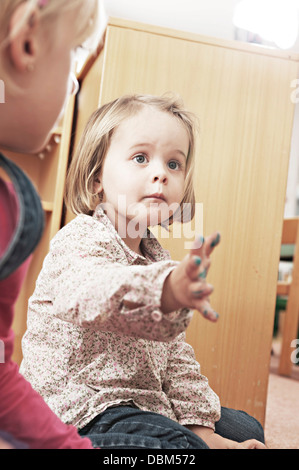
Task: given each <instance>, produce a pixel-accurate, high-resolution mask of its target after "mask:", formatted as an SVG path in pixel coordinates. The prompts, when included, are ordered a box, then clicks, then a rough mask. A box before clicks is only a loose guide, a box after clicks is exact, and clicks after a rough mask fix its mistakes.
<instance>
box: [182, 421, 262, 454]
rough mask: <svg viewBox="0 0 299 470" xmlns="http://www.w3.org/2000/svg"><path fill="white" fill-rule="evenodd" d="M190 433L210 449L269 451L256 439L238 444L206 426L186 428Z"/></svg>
mask: <svg viewBox="0 0 299 470" xmlns="http://www.w3.org/2000/svg"><path fill="white" fill-rule="evenodd" d="M186 428H188V429H190V431H192V432H194V433H195V434H196V435H197V436H199V437H200V438H201V439H202V440H203V441H205V443H206V444H207V445H208V446H209V448H210V449H267V447H266V446H265V444H263V443H262V442H260V441H257V440H256V439H249V440H248V441H243V442H236V441H232V440H230V439H226V438H224V437H222V436H220V435H219V434H216V433H215V432H214V431H213V430H212V429H210V428H206V427H204V426H197V425H194V426H192V425H191V426H190V425H189V426H186Z"/></svg>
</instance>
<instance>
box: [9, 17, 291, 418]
mask: <svg viewBox="0 0 299 470" xmlns="http://www.w3.org/2000/svg"><path fill="white" fill-rule="evenodd" d="M297 77H298V57H297V56H292V55H288V54H286V53H283V52H280V51H276V50H270V49H264V48H261V47H259V46H252V45H247V44H243V43H238V42H229V41H221V40H218V39H213V38H206V37H201V36H198V35H194V34H190V33H183V32H178V31H173V30H167V29H164V28H158V27H153V26H148V25H144V24H138V23H133V22H128V21H124V20H117V19H111V20H110V22H109V25H108V28H107V32H106V38H105V44H104V49H103V50H101V51H100V52H99V54H98V55H97V56H96V57H94V58H93V59H91V60H90V61H89V63H88V65H87V66H86V67H85V68H84V69H83V72H82V75H81V90H80V93H79V96H78V101H77V106H76V110H77V112H76V115H75V120H74V123H73V124H74V130H76V134H75V140H74V147H76V145H77V143H78V140H79V138H80V135H81V133H82V130H83V128H84V126H85V124H86V122H87V119H88V117H89V115H90V114H91V112H92V111H94V110H95V109H96V108H97V107H98V106H99V105H101V104H103V103H105V102H107V101H110V100H112V99H114V98H116V97H118V96H120V95H123V94H125V93H150V94H163V93H165V92H174V93H177V94H179V95H181V96H182V98H183V100H184V102H185V104H186V106H187V108H189V109H190V110H191V111H193V112H195V113H196V114H197V116H198V118H199V122H200V135H199V138H198V144H197V153H196V168H195V187H196V201H197V204H198V205H199V206H198V207H200V214H199V215H198V217H201V230H202V233H203V234H204V235H207V234H209V233H211V232H212V231H214V230H219V231H220V232H221V235H222V240H221V244H220V246H219V247H217V249H216V250H215V252H214V254H213V255H212V258H213V263H212V267H211V269H210V272H209V276H208V281H209V282H210V283H212V284H213V285H214V287H215V292H214V294H213V296H212V298H211V300H212V304H213V306H214V308H215V310H216V311H217V312H218V313H219V314H220V319H219V321H218V323H217V324H211V323H209V322H208V321H206V320H205V319H203V318H202V317H201V316H199V315H198V314H197V313H196V312H195V314H194V318H193V320H192V324H191V326H190V327H189V328H188V331H187V339H188V341H189V342H190V343H191V344H192V346H193V347H194V349H195V353H196V357H197V359H198V361H199V362H200V364H201V368H202V373H203V374H205V375H207V376H208V378H209V381H210V384H211V386H212V387H213V389H214V390H215V391H216V392H217V393H218V394H219V396H220V398H221V403H222V405H223V406H229V407H233V408H238V409H243V410H245V411H247V412H249V413H251V414H252V415H254V416H255V417H256V418H257V419H259V420H260V421H261V422H262V423H263V422H264V417H265V406H266V396H267V385H268V371H269V362H270V351H271V340H272V331H273V321H274V311H275V298H276V281H277V270H278V262H279V253H280V240H281V232H282V222H283V211H284V202H285V192H286V182H287V173H288V161H289V154H290V142H291V133H292V124H293V114H294V104H293V103H292V101H291V92H292V91H293V89H292V88H291V81H292V80H293V79H295V78H297ZM72 109H73V105H69V109H68V113H67V115H66V118H65V121H64V124H63V129H62V141H61V142H60V144H58V146H55V147H54V149H53V154H49V155H47V156H46V157H45V158H44V160H40V159H38V158H37V157H29V159H27V158H26V159H25V158H22V159H21V160H20V159H19V158H18V159H17V160H18V163H20V164H21V166H23V167H25V168H27V165H28V173H29V174H30V175H31V176H32V178H33V180H34V181H35V182H36V183H37V185H38V188H39V190H40V192H41V196H42V199H43V200H44V201H45V202H44V207H45V212H46V218H47V226H46V232H45V235H44V238H43V242H42V243H41V246H40V247H39V248H38V250H37V253H36V254H35V258H34V263H33V265H32V267H31V271H30V273H29V275H28V279H27V282H26V285H25V286H24V292H23V298H21V299H20V305H19V306H18V309H23V317H22V319H21V320H20V317H21V314H18V315H17V318H16V324H15V325H16V333H17V336H18V335H19V337H20V336H21V334H22V332H23V327H24V323H25V313H24V312H25V309H24V305H25V301H26V299H27V297H28V295H29V293H30V292H31V291H32V288H33V280H34V278H35V277H36V275H37V272H38V270H39V269H40V266H41V262H42V257H43V256H44V254H45V252H46V247H48V243H49V239H50V238H51V236H52V235H54V233H55V232H56V231H57V230H58V228H59V221H60V216H61V211H62V189H63V186H64V178H65V170H66V162H67V159H68V155H69V148H68V146H69V139H70V132H71V121H72ZM63 140H64V142H63ZM29 162H31V163H29ZM72 217H73V216H72V214H70V213H67V214H66V218H65V220H64V223H66V222H67V221H68V220H70V219H71V218H72ZM192 227H193V226H192V225H191V226H190V233H192V231H193V228H192ZM185 233H186V232H185ZM186 241H187V240H186V237H185V238H182V237H181V238H175V237H173V236H170V237H169V238H168V239H167V238H162V235H161V242H162V244H163V245H164V246H165V247H166V248H168V249H169V250H170V252H171V254H172V257H173V258H174V259H181V258H182V257H183V256H184V255H185V254H186V252H187V251H186V247H185V242H186Z"/></svg>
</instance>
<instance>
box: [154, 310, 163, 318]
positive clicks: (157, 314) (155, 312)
mask: <svg viewBox="0 0 299 470" xmlns="http://www.w3.org/2000/svg"><path fill="white" fill-rule="evenodd" d="M152 319H153V320H154V321H161V320H162V313H161V312H159V310H154V311H153V312H152Z"/></svg>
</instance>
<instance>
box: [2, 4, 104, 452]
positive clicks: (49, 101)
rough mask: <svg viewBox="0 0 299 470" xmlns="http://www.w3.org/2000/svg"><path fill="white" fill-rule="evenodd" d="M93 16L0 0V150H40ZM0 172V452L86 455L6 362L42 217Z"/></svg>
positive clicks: (28, 186)
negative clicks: (66, 451)
mask: <svg viewBox="0 0 299 470" xmlns="http://www.w3.org/2000/svg"><path fill="white" fill-rule="evenodd" d="M97 18H98V2H97V0H27V1H23V0H1V1H0V88H1V85H4V97H2V96H0V146H1V149H8V150H12V151H15V152H20V153H21V154H23V158H24V160H25V159H26V158H28V157H26V154H28V153H31V154H32V153H37V152H39V151H41V150H42V149H43V148H44V147H45V145H46V144H47V142H48V140H49V136H50V133H51V130H52V129H53V127H54V126H55V123H56V122H57V120H58V118H59V116H60V114H61V111H62V109H63V106H64V103H65V100H66V98H67V90H68V89H69V91H71V89H72V83H71V81H70V72H71V61H72V55H73V53H74V51H75V49H76V48H77V47H78V46H79V45H80V44H82V43H83V42H85V41H86V40H87V38H89V37H90V36H91V35H93V33H94V31H95V30H96V27H97V26H96V25H97V22H98V21H97ZM69 84H70V85H71V86H69ZM1 89H2V88H1ZM3 98H4V99H3ZM0 173H1V174H0V448H11V447H13V448H18V449H20V448H31V449H49V448H51V449H52V448H56V449H57V448H59V449H76V448H82V449H92V445H91V442H90V441H89V439H82V438H81V437H80V436H79V435H78V432H77V429H76V428H74V427H73V426H66V425H65V424H64V423H62V422H61V420H60V419H59V418H58V417H57V416H56V415H55V414H54V413H53V412H52V411H51V409H50V408H49V407H48V406H47V405H46V403H45V402H44V400H43V399H42V397H41V396H40V395H38V393H37V392H36V391H35V390H33V389H32V387H31V385H30V384H29V382H27V381H26V380H24V377H22V375H21V374H20V373H19V368H18V366H17V364H16V363H14V362H13V360H12V353H13V346H14V332H13V329H12V323H13V318H14V306H15V303H16V300H17V298H18V296H19V293H20V289H21V286H22V283H23V280H24V278H25V276H26V272H27V269H28V265H29V263H30V254H31V253H32V252H33V251H34V249H35V248H36V246H37V244H38V242H39V240H40V238H41V235H42V232H43V224H44V213H43V209H42V206H41V203H40V200H39V197H38V195H37V192H36V190H35V188H34V186H33V184H32V183H31V181H30V180H29V179H28V177H27V176H26V175H25V173H24V172H23V171H22V170H21V168H19V167H18V166H17V165H15V164H14V163H13V162H12V161H11V160H9V159H8V158H7V157H5V156H4V155H2V154H1V153H0Z"/></svg>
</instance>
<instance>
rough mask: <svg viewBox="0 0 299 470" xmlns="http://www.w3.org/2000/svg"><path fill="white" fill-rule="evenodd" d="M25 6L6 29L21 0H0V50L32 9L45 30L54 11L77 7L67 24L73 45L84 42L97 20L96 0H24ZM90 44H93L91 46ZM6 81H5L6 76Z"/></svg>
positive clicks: (1, 68)
mask: <svg viewBox="0 0 299 470" xmlns="http://www.w3.org/2000/svg"><path fill="white" fill-rule="evenodd" d="M25 1H26V3H27V4H28V8H27V9H26V12H25V14H24V17H23V18H22V19H21V20H20V22H19V23H18V24H17V25H16V26H15V29H14V30H13V31H9V25H10V19H11V17H12V15H13V13H14V11H15V10H16V8H17V7H18V6H19V5H21V4H22V3H24V0H0V52H1V51H2V50H3V49H4V48H5V47H7V46H8V45H9V43H10V41H11V40H12V39H13V38H14V37H15V36H16V35H17V33H18V31H19V30H20V28H21V27H22V26H23V25H24V24H25V23H26V21H28V20H29V18H30V17H31V15H32V13H33V12H34V10H36V9H39V11H40V17H41V22H42V23H43V26H44V27H45V28H47V31H48V30H50V28H51V27H52V26H53V24H55V20H57V17H58V15H63V14H64V13H65V12H66V11H71V10H75V9H78V15H77V16H76V21H75V22H74V23H72V25H71V28H72V30H73V31H74V38H75V39H76V42H77V45H79V44H82V43H84V42H85V41H86V40H87V39H88V38H89V37H91V36H92V35H93V33H95V31H96V30H97V28H98V23H99V4H98V0H48V2H44V4H43V2H42V1H41V0H25ZM92 47H93V46H92ZM0 70H1V77H0V78H6V77H3V74H4V67H3V63H2V58H1V55H0ZM7 78H8V80H7V81H8V83H9V77H7Z"/></svg>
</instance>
